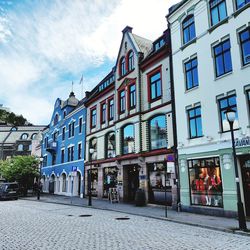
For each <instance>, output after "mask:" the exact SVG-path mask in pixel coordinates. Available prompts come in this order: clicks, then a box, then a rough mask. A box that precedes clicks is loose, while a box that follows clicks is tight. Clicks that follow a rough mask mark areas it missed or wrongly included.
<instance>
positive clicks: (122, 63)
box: [120, 56, 126, 76]
mask: <svg viewBox="0 0 250 250" xmlns="http://www.w3.org/2000/svg"><path fill="white" fill-rule="evenodd" d="M125 74H126V60H125V57H124V56H123V57H122V58H121V61H120V76H124V75H125Z"/></svg>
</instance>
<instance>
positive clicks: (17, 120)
mask: <svg viewBox="0 0 250 250" xmlns="http://www.w3.org/2000/svg"><path fill="white" fill-rule="evenodd" d="M0 121H1V122H5V123H9V124H13V125H15V126H23V125H26V124H28V125H31V124H30V123H28V122H27V120H26V119H25V118H24V117H23V116H22V115H16V114H15V113H13V112H8V111H6V110H0Z"/></svg>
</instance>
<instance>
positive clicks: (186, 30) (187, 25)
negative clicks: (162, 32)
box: [182, 15, 196, 44]
mask: <svg viewBox="0 0 250 250" xmlns="http://www.w3.org/2000/svg"><path fill="white" fill-rule="evenodd" d="M182 31H183V44H186V43H188V42H189V41H191V40H192V39H194V38H195V37H196V34H195V25H194V15H189V16H187V17H186V18H185V19H184V20H183V22H182Z"/></svg>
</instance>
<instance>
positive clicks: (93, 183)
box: [88, 168, 98, 196]
mask: <svg viewBox="0 0 250 250" xmlns="http://www.w3.org/2000/svg"><path fill="white" fill-rule="evenodd" d="M88 171H90V170H88ZM97 187H98V169H97V168H94V169H91V191H92V196H97V193H98V189H97Z"/></svg>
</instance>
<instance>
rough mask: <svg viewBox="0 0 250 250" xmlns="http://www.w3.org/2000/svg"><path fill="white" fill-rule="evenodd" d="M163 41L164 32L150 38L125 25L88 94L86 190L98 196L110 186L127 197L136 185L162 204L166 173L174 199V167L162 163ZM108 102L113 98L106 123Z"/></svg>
mask: <svg viewBox="0 0 250 250" xmlns="http://www.w3.org/2000/svg"><path fill="white" fill-rule="evenodd" d="M168 42H169V34H168V31H166V32H164V34H163V35H162V36H161V37H159V38H158V39H156V40H155V41H154V42H152V41H150V40H147V39H145V38H142V37H140V36H137V35H135V34H133V33H132V28H131V27H128V26H127V27H126V28H125V29H124V30H123V36H122V40H121V45H120V49H119V52H118V56H117V61H116V65H115V67H114V68H113V70H112V72H111V73H110V74H109V75H107V77H105V78H104V79H103V80H102V81H101V82H100V83H99V84H98V85H97V86H96V87H95V88H94V89H93V90H92V91H91V93H90V96H89V97H88V101H87V139H86V152H87V153H86V159H87V162H86V168H88V169H89V168H90V154H89V149H90V148H94V153H93V154H92V159H91V168H92V190H93V193H94V194H96V195H97V196H98V197H106V196H107V191H108V189H109V188H113V187H116V188H118V190H119V194H120V197H121V198H122V199H123V200H124V201H133V200H134V198H135V192H136V190H137V189H138V188H142V189H144V190H145V191H146V195H147V198H148V200H149V202H153V203H163V202H164V198H163V196H164V180H165V174H166V177H167V180H166V184H167V185H168V201H169V203H172V199H173V200H175V195H174V196H173V197H172V193H174V194H175V193H176V192H175V177H176V176H175V167H174V165H173V163H168V164H166V162H165V160H166V158H167V156H168V155H172V153H173V151H172V149H171V148H172V146H173V130H172V110H171V91H170V68H169V67H170V66H169V57H168V53H169V46H168ZM110 78H112V81H109V80H108V79H110ZM105 82H108V84H106V85H105ZM104 85H105V86H104ZM110 100H113V101H114V103H113V105H114V106H113V108H114V110H113V112H114V116H113V119H112V120H111V121H110V119H109V114H110V111H109V110H110ZM105 104H106V106H105V107H106V113H105V111H104V106H103V105H105ZM103 114H105V117H106V118H105V119H103V116H104V115H103ZM104 120H105V121H104ZM109 133H112V134H111V135H112V143H110V140H109V139H108V138H109V137H108V135H110V134H109ZM108 142H109V144H108ZM113 146H115V147H114V150H112V149H113ZM109 148H112V149H111V150H110V149H109ZM166 165H168V169H167V172H166V173H165V172H164V170H165V166H166ZM85 176H86V178H85V181H86V182H85V183H86V186H87V183H88V179H87V176H88V175H87V174H86V173H85ZM93 179H94V180H93ZM156 179H157V181H156ZM160 184H161V185H160ZM172 191H173V192H172ZM174 202H175V201H174Z"/></svg>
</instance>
